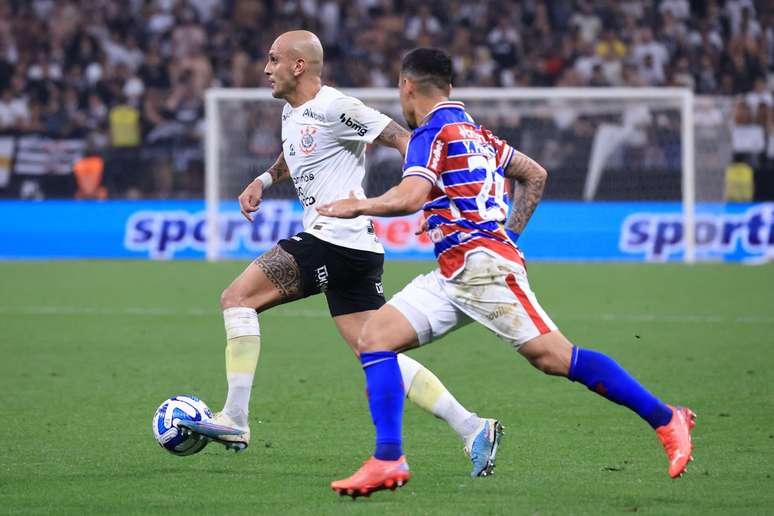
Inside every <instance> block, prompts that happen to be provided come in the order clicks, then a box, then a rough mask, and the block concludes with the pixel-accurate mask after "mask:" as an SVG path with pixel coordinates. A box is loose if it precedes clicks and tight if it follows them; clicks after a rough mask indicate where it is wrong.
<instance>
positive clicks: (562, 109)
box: [205, 88, 696, 263]
mask: <svg viewBox="0 0 774 516" xmlns="http://www.w3.org/2000/svg"><path fill="white" fill-rule="evenodd" d="M342 91H343V92H344V93H346V94H349V95H352V96H354V97H356V98H359V99H361V100H363V101H364V102H366V103H367V104H370V105H372V106H374V107H375V108H377V109H380V110H381V111H383V112H385V113H386V114H388V115H390V116H392V117H393V118H394V119H395V120H396V121H398V122H402V121H403V120H402V116H401V111H400V106H399V102H398V91H397V89H394V88H359V89H342ZM452 98H453V99H454V100H461V101H463V102H466V106H467V108H468V110H469V111H470V113H471V115H472V116H473V117H474V118H475V119H476V121H477V122H479V123H482V124H483V125H485V126H487V127H488V128H490V129H492V130H493V131H494V132H495V133H496V134H498V135H501V136H503V137H505V138H506V139H507V140H508V141H509V142H510V143H511V144H513V145H514V147H516V148H517V149H521V150H524V152H525V153H526V154H529V155H531V156H533V157H535V158H536V159H537V160H538V161H544V160H545V161H546V163H545V164H546V166H547V168H548V169H549V173H551V174H552V178H551V181H550V182H549V187H548V188H547V190H546V196H545V198H546V199H549V200H550V199H561V200H577V201H585V202H597V201H617V200H625V201H663V200H671V201H679V202H680V204H681V206H680V209H681V213H682V224H681V228H680V229H679V232H681V234H680V235H679V236H680V242H681V245H682V253H681V259H682V260H683V261H684V262H687V263H693V262H694V261H695V260H696V246H695V209H696V170H695V163H696V154H695V141H694V138H695V136H694V110H695V106H694V94H693V92H692V91H691V90H689V89H686V88H455V89H454V90H453V92H452ZM283 104H284V102H283V101H281V100H277V99H274V98H273V97H272V95H271V90H269V89H266V88H258V89H240V88H213V89H209V90H207V92H206V100H205V110H206V116H205V127H206V130H205V217H206V228H207V231H206V243H205V249H206V257H207V259H208V260H210V261H213V260H218V259H221V258H223V257H224V245H226V246H227V245H228V244H227V243H225V242H227V241H228V239H227V238H225V237H227V235H226V234H224V232H225V233H229V232H232V233H233V231H235V230H234V223H231V222H224V220H223V218H224V215H223V213H224V206H230V207H231V208H230V211H231V212H232V213H233V210H234V207H233V204H234V201H235V199H236V196H237V195H238V194H239V192H241V190H242V188H244V186H246V185H247V183H248V182H249V180H251V179H252V178H253V177H255V176H256V175H258V174H259V173H260V172H262V171H263V170H264V169H265V168H266V167H267V166H268V165H270V164H271V163H272V162H273V161H274V159H275V158H276V155H277V154H278V153H279V152H280V151H281V147H280V131H281V125H280V122H281V120H280V118H281V110H282V106H283ZM378 152H379V151H377V150H374V152H373V153H372V154H377V155H376V156H370V158H372V159H371V160H369V162H373V161H374V159H376V162H377V163H380V166H379V167H374V166H371V167H369V171H368V174H367V177H366V181H367V182H368V183H369V187H368V188H367V192H368V194H369V195H373V194H374V193H380V192H381V191H384V190H385V189H386V188H387V187H389V186H391V184H388V183H389V182H390V181H392V182H393V184H394V182H395V181H396V177H397V178H398V179H399V177H400V174H399V172H396V171H393V172H395V173H392V174H386V173H384V172H383V169H384V168H385V167H384V166H383V164H384V163H390V165H391V166H390V167H387V168H396V170H397V171H399V167H400V162H399V161H397V162H396V161H395V159H394V158H395V157H394V156H393V157H387V156H385V157H384V160H385V161H384V162H382V161H380V160H381V159H382V157H381V155H378ZM392 152H393V153H394V151H392ZM677 153H679V156H677V155H676V154H677ZM396 156H397V155H396ZM558 157H561V159H560V160H559V161H557V159H558ZM375 169H378V170H375ZM555 170H558V171H559V172H558V173H557V174H555V173H554V171H555ZM372 176H373V177H372ZM382 183H384V184H382ZM293 195H294V191H293V189H292V186H289V185H285V186H283V187H282V188H272V189H271V190H269V191H268V192H267V196H268V197H269V198H271V197H272V196H274V197H275V198H292V197H293ZM236 211H238V209H237V210H236ZM229 224H230V225H229ZM675 231H678V230H675ZM284 236H286V235H282V237H284Z"/></svg>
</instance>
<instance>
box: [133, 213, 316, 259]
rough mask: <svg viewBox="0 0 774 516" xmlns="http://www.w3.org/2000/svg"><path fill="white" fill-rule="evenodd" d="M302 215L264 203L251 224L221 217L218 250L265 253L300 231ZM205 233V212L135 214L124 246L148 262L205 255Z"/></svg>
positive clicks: (231, 215)
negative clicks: (276, 243)
mask: <svg viewBox="0 0 774 516" xmlns="http://www.w3.org/2000/svg"><path fill="white" fill-rule="evenodd" d="M301 217H302V214H301V213H300V212H297V211H295V210H294V209H293V207H292V204H291V203H271V202H264V203H263V204H262V205H261V211H259V212H257V213H256V214H255V220H254V221H253V222H252V223H250V222H248V221H247V220H246V219H244V218H243V217H242V215H241V214H240V213H239V212H225V213H221V214H220V220H219V226H218V234H219V237H220V240H221V250H222V251H223V252H225V253H228V252H234V251H239V250H242V249H244V250H247V251H251V252H256V251H265V250H267V249H269V248H270V247H271V246H272V245H274V243H275V242H276V241H277V240H280V239H282V238H287V237H289V236H291V235H294V234H296V233H298V232H300V231H302V230H303V222H302V220H301ZM207 238H208V231H207V223H206V220H205V214H204V212H198V213H190V212H185V211H161V210H159V211H138V212H136V213H134V214H132V216H131V217H129V219H128V220H127V222H126V227H125V232H124V246H125V247H126V249H128V250H130V251H135V252H140V253H143V254H147V256H148V257H150V258H156V259H170V258H174V257H175V256H176V255H179V254H181V253H185V254H187V255H189V256H190V255H192V253H191V251H193V252H194V253H193V255H197V254H199V253H203V252H204V251H205V246H206V243H207Z"/></svg>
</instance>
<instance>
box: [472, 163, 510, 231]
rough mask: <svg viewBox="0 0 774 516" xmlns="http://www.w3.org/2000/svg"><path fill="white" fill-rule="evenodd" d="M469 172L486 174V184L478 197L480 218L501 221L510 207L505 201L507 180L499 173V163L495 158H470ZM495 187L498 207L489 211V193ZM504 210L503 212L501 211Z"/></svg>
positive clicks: (477, 204)
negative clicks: (478, 171)
mask: <svg viewBox="0 0 774 516" xmlns="http://www.w3.org/2000/svg"><path fill="white" fill-rule="evenodd" d="M468 170H470V171H471V172H473V171H474V170H480V171H483V172H484V183H483V184H482V185H481V190H479V192H478V195H476V207H477V208H478V214H479V216H480V217H481V218H482V219H484V220H499V219H500V218H502V216H503V213H504V212H505V213H507V212H508V207H507V206H506V205H505V200H504V199H503V197H504V194H505V178H504V177H503V176H501V175H500V174H498V173H497V162H496V161H495V159H494V158H491V157H486V156H481V155H478V156H470V157H469V158H468ZM493 184H494V185H495V195H494V198H495V202H496V203H497V206H493V207H491V208H489V209H487V207H486V201H487V199H489V192H490V191H491V190H492V185H493ZM501 210H502V211H501Z"/></svg>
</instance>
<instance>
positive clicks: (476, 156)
mask: <svg viewBox="0 0 774 516" xmlns="http://www.w3.org/2000/svg"><path fill="white" fill-rule="evenodd" d="M451 74H452V66H451V60H450V58H449V56H447V55H446V54H445V53H444V52H443V51H441V50H437V49H429V48H419V49H415V50H413V51H411V52H409V53H408V54H407V55H406V57H405V58H404V60H403V63H402V66H401V74H400V79H399V81H400V100H401V105H402V108H403V113H404V116H405V117H406V121H407V122H408V124H409V126H410V127H412V128H413V129H414V131H413V133H412V136H411V140H410V142H409V145H408V149H407V151H406V161H405V164H404V169H403V170H404V173H403V179H402V181H401V183H400V184H399V185H398V186H396V187H394V188H392V189H391V190H389V191H388V192H386V193H385V194H384V195H382V196H380V197H375V198H371V199H357V198H355V197H353V196H351V197H350V198H349V199H344V200H340V201H337V202H335V203H330V204H327V205H323V206H320V208H319V211H320V212H321V213H323V214H325V215H327V216H335V217H342V218H349V217H356V216H362V215H375V216H395V215H405V214H409V213H413V212H415V211H417V210H418V209H419V208H420V207H423V210H424V213H425V215H426V229H427V231H428V232H429V235H430V238H431V240H432V241H433V242H434V243H435V254H436V257H437V260H438V265H439V268H438V269H436V270H434V271H433V272H431V273H429V274H425V275H421V276H418V277H417V278H415V279H414V280H413V281H412V282H411V283H410V284H409V285H408V286H406V287H405V288H404V289H403V290H402V291H400V292H399V293H397V294H396V295H395V296H394V297H393V298H392V299H390V301H388V303H387V304H386V305H384V306H383V307H381V308H380V309H379V310H378V311H377V312H376V314H375V315H374V316H372V317H371V318H370V319H369V320H368V322H367V323H366V324H365V326H364V327H363V331H362V332H361V334H360V337H359V339H358V350H359V351H360V360H361V363H362V365H363V369H364V371H365V375H366V381H367V384H368V391H369V394H370V396H369V407H370V410H371V415H372V418H373V422H374V425H375V426H376V449H375V452H374V454H373V456H372V457H371V458H370V459H369V460H368V461H366V462H365V463H364V464H363V466H362V467H361V468H360V469H359V470H358V471H357V472H355V474H353V475H352V476H351V477H349V478H346V479H344V480H339V481H336V482H333V483H332V484H331V487H332V488H333V489H334V490H335V491H337V492H338V493H339V494H342V495H351V496H353V497H355V496H360V495H368V494H370V493H371V492H373V491H377V490H379V489H385V488H392V489H394V488H395V487H399V486H401V485H403V484H404V483H405V482H407V481H408V480H409V478H410V476H411V474H410V472H409V467H408V463H407V462H406V459H405V457H404V456H403V451H402V440H401V439H402V438H401V424H402V419H401V417H402V413H403V391H402V387H401V382H400V370H399V368H398V364H397V361H396V352H397V351H402V350H406V349H410V348H412V347H415V346H419V345H422V344H425V343H428V342H430V341H431V340H434V339H437V338H439V337H441V336H443V335H444V334H446V333H448V332H450V331H452V330H454V329H456V328H459V327H460V326H463V325H466V324H469V323H470V322H472V321H476V322H478V323H480V324H482V325H484V326H485V327H487V328H488V329H489V330H491V331H492V332H493V333H494V334H495V335H497V336H498V337H500V338H501V339H503V340H505V341H506V342H509V343H511V344H512V345H513V346H514V348H515V349H516V350H517V351H519V353H521V354H522V355H523V356H524V357H525V358H526V359H527V360H529V361H530V363H532V365H534V366H535V367H536V368H538V369H539V370H541V371H543V372H544V373H547V374H550V375H558V376H564V377H566V378H569V379H570V380H572V381H574V382H579V383H581V384H583V385H585V386H586V387H588V388H589V389H590V390H592V391H594V392H596V393H597V394H600V395H601V396H604V397H605V398H607V399H608V400H610V401H613V402H615V403H618V404H621V405H624V406H626V407H628V408H629V409H631V410H633V411H634V412H636V413H637V414H638V415H639V416H640V417H641V418H642V419H644V420H645V421H646V422H647V423H648V424H649V425H650V426H651V427H652V428H653V429H654V430H655V431H656V434H657V436H658V438H659V439H660V440H661V442H662V444H663V446H664V449H665V451H666V453H667V457H668V460H669V475H670V477H672V478H674V477H677V476H680V475H682V473H683V472H684V471H685V468H686V465H687V463H688V461H690V460H691V459H692V457H691V452H692V444H691V434H690V432H691V429H692V428H693V426H694V422H693V418H694V414H693V412H692V411H691V410H690V409H688V408H685V407H672V406H670V405H667V404H665V403H663V402H661V401H660V400H659V399H657V398H656V397H655V396H654V395H653V394H651V393H650V392H648V391H647V390H646V389H645V388H644V387H643V386H642V385H640V383H639V382H638V381H637V380H636V379H635V378H634V377H632V376H631V375H630V374H629V373H628V372H626V371H625V370H624V369H623V368H622V367H621V366H620V365H618V364H617V363H616V362H615V361H614V360H612V359H611V358H609V357H608V356H606V355H604V354H602V353H599V352H596V351H591V350H589V349H581V348H579V347H578V346H574V345H573V344H572V343H571V342H570V341H569V340H568V339H567V338H566V337H565V336H564V335H562V333H561V332H559V330H558V329H557V326H556V325H555V324H554V323H553V321H551V319H550V318H549V317H548V315H547V314H546V312H545V311H544V310H543V309H542V308H541V307H540V305H539V304H538V301H537V298H536V297H535V294H534V293H533V292H532V290H531V288H530V285H529V282H528V281H527V270H526V267H525V264H524V258H523V255H522V253H521V251H520V250H519V248H518V247H517V246H516V240H517V239H518V237H519V234H520V233H521V232H522V231H523V230H524V227H525V225H526V224H527V221H528V220H529V218H530V216H531V215H532V212H533V211H534V209H535V206H536V205H537V203H538V201H539V200H540V198H541V196H542V193H543V187H544V184H545V181H546V178H547V173H546V171H545V170H544V169H543V168H542V167H541V166H540V165H539V164H538V163H536V162H535V161H533V160H532V159H530V158H529V157H527V156H525V155H524V154H522V153H520V152H518V151H516V150H514V149H513V148H512V147H511V146H509V145H508V144H507V143H506V142H504V141H503V140H501V139H499V138H497V137H496V136H495V135H493V134H492V133H491V132H490V131H488V130H486V129H485V128H483V127H481V126H479V125H478V124H476V123H475V122H474V121H473V119H472V118H471V117H470V115H468V114H467V113H466V112H465V107H464V105H463V104H462V103H461V102H450V101H449V95H450V92H451ZM506 177H507V178H512V179H514V180H515V181H516V182H517V186H516V189H515V194H514V202H513V209H512V211H511V214H510V216H507V207H508V196H507V194H506V192H505V178H506ZM506 219H507V221H506Z"/></svg>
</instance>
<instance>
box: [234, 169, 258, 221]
mask: <svg viewBox="0 0 774 516" xmlns="http://www.w3.org/2000/svg"><path fill="white" fill-rule="evenodd" d="M262 197H263V183H262V182H260V181H259V180H257V179H256V180H255V181H253V182H252V183H250V184H249V185H247V188H245V190H244V191H243V192H242V193H241V194H240V195H239V211H241V212H242V215H244V216H245V218H246V219H247V220H249V221H250V222H252V221H253V215H252V214H253V213H255V212H256V211H258V206H259V205H260V204H261V198H262Z"/></svg>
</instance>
